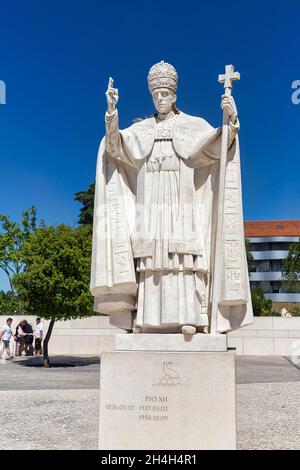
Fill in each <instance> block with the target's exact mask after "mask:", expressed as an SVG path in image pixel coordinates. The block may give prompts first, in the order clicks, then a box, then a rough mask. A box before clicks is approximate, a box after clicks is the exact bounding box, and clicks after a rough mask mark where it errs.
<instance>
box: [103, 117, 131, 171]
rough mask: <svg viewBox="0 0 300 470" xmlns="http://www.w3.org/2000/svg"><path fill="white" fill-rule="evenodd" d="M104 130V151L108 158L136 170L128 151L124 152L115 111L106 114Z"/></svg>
mask: <svg viewBox="0 0 300 470" xmlns="http://www.w3.org/2000/svg"><path fill="white" fill-rule="evenodd" d="M105 129H106V134H105V149H106V152H107V153H108V154H109V156H110V157H112V158H114V159H116V160H119V161H121V162H124V163H127V164H128V165H131V166H133V167H135V168H136V167H137V162H136V160H135V159H134V158H133V157H132V156H131V155H130V153H129V152H128V151H126V150H125V147H124V145H123V141H122V135H121V133H120V129H119V115H118V110H117V109H116V110H115V111H114V112H113V113H111V114H109V113H108V112H106V114H105Z"/></svg>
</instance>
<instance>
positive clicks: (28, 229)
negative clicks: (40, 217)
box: [0, 207, 37, 295]
mask: <svg viewBox="0 0 300 470" xmlns="http://www.w3.org/2000/svg"><path fill="white" fill-rule="evenodd" d="M36 225H37V218H36V209H35V207H30V208H29V209H27V210H26V211H24V212H23V213H22V219H21V222H20V223H18V222H13V221H12V220H11V219H10V218H9V217H8V216H7V215H3V214H0V269H2V271H4V272H5V274H6V275H7V278H8V281H9V284H10V288H11V291H12V292H13V294H14V295H16V291H15V286H14V282H13V277H14V276H15V275H16V274H19V273H20V272H21V271H22V270H23V268H24V261H23V260H22V258H21V249H22V247H23V245H24V243H25V242H26V241H27V240H28V239H29V237H30V235H31V233H33V232H34V230H35V229H36Z"/></svg>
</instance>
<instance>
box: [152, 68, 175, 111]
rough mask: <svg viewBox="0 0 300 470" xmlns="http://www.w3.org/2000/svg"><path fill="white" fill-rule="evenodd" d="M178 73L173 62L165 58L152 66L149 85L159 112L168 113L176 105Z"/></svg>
mask: <svg viewBox="0 0 300 470" xmlns="http://www.w3.org/2000/svg"><path fill="white" fill-rule="evenodd" d="M177 84H178V75H177V72H176V70H175V69H174V67H173V66H172V65H171V64H168V63H167V62H164V61H163V60H162V61H161V62H159V63H158V64H155V65H153V66H152V67H151V69H150V71H149V74H148V87H149V90H150V93H151V95H152V99H153V103H154V106H155V108H156V110H157V112H158V113H161V114H167V113H169V112H170V111H171V110H172V109H174V107H175V103H176V90H177Z"/></svg>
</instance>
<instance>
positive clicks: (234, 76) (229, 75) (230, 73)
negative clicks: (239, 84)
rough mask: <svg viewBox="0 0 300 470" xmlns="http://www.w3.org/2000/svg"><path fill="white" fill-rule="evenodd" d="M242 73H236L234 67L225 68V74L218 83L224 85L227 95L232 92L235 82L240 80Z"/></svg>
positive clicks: (220, 76) (227, 66)
mask: <svg viewBox="0 0 300 470" xmlns="http://www.w3.org/2000/svg"><path fill="white" fill-rule="evenodd" d="M239 79H240V73H239V72H235V71H234V66H233V65H226V66H225V74H221V75H219V78H218V81H219V83H224V88H225V93H227V92H229V93H228V94H230V92H231V88H232V85H233V83H232V82H233V80H239Z"/></svg>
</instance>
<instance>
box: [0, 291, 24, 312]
mask: <svg viewBox="0 0 300 470" xmlns="http://www.w3.org/2000/svg"><path fill="white" fill-rule="evenodd" d="M18 313H20V302H19V300H18V298H17V297H16V295H15V294H14V293H13V292H12V291H11V290H10V291H8V292H4V291H3V290H2V291H0V315H15V314H18Z"/></svg>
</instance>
